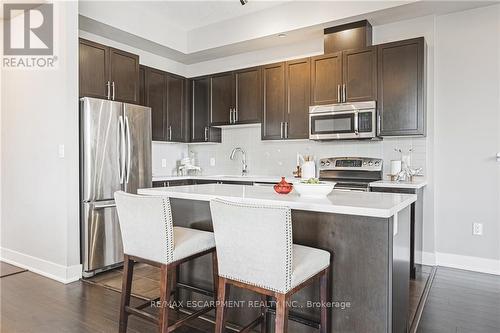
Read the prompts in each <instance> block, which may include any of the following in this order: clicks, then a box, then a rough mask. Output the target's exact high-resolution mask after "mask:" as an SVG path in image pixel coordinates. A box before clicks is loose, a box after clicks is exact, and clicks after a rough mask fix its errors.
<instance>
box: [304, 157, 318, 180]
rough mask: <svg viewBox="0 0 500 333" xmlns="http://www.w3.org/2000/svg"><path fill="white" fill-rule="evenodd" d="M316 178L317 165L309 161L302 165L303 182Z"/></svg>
mask: <svg viewBox="0 0 500 333" xmlns="http://www.w3.org/2000/svg"><path fill="white" fill-rule="evenodd" d="M310 178H316V163H314V161H307V162H304V163H303V164H302V180H308V179H310Z"/></svg>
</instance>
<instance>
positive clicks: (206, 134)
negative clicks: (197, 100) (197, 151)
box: [205, 126, 208, 141]
mask: <svg viewBox="0 0 500 333" xmlns="http://www.w3.org/2000/svg"><path fill="white" fill-rule="evenodd" d="M205 141H208V127H207V126H205Z"/></svg>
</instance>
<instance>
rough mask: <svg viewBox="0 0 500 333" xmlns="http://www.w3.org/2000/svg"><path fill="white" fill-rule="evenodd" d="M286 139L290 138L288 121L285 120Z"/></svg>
mask: <svg viewBox="0 0 500 333" xmlns="http://www.w3.org/2000/svg"><path fill="white" fill-rule="evenodd" d="M285 139H288V121H285Z"/></svg>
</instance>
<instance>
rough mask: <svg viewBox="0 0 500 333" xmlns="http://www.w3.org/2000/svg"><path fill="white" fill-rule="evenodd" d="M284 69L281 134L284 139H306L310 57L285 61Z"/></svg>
mask: <svg viewBox="0 0 500 333" xmlns="http://www.w3.org/2000/svg"><path fill="white" fill-rule="evenodd" d="M285 70H286V76H285V79H286V101H287V103H286V113H285V125H284V126H285V129H284V132H285V133H283V135H284V137H285V138H286V139H308V138H309V121H308V120H309V106H310V103H311V79H310V78H311V61H310V58H306V59H299V60H294V61H287V62H286V63H285Z"/></svg>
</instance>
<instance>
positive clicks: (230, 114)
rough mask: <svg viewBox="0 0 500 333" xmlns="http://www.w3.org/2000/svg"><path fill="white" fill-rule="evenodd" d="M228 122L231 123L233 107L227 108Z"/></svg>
mask: <svg viewBox="0 0 500 333" xmlns="http://www.w3.org/2000/svg"><path fill="white" fill-rule="evenodd" d="M229 123H230V124H232V123H233V109H232V108H229Z"/></svg>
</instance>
